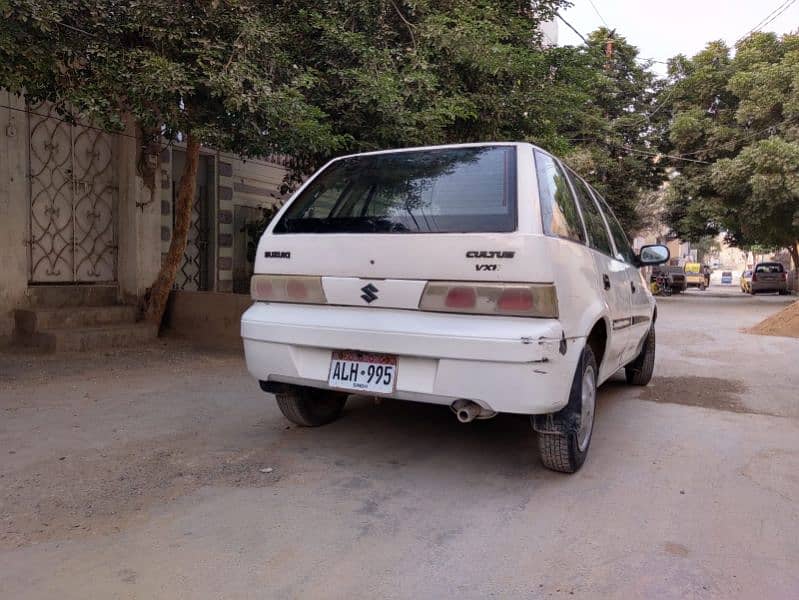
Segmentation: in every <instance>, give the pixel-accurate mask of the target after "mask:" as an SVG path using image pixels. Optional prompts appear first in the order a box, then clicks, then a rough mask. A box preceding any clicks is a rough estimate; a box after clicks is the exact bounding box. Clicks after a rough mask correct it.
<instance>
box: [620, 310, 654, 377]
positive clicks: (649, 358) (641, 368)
mask: <svg viewBox="0 0 799 600" xmlns="http://www.w3.org/2000/svg"><path fill="white" fill-rule="evenodd" d="M655 345H656V344H655V326H654V324H653V325H652V327H650V328H649V333H647V334H646V339H645V340H644V346H643V348H641V352H639V353H638V356H636V357H635V360H633V361H632V362H631V363H630V364H628V365H627V366H626V367H624V375H625V377H626V378H627V383H628V384H630V385H646V384H648V383H649V382H650V381H651V380H652V372H653V371H654V370H655Z"/></svg>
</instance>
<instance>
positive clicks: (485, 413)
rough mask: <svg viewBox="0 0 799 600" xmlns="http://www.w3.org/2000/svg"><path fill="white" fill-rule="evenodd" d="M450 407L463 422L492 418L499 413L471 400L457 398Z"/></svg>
mask: <svg viewBox="0 0 799 600" xmlns="http://www.w3.org/2000/svg"><path fill="white" fill-rule="evenodd" d="M450 408H451V409H452V412H454V413H455V416H456V417H457V418H458V421H460V422H461V423H471V422H472V421H474V420H475V419H490V418H491V417H495V416H496V415H497V413H496V411H493V410H488V409H486V408H483V407H482V406H480V405H479V404H477V402H472V401H471V400H456V401H455V402H453V403H452V406H450Z"/></svg>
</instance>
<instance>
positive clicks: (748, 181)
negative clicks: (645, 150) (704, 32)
mask: <svg viewBox="0 0 799 600" xmlns="http://www.w3.org/2000/svg"><path fill="white" fill-rule="evenodd" d="M670 70H671V74H672V76H673V77H674V79H675V83H674V84H673V86H672V87H671V88H670V89H669V90H668V91H667V92H666V93H667V94H668V95H669V96H670V101H669V103H670V107H669V108H670V110H671V112H672V115H673V119H672V122H671V125H670V129H669V136H668V143H669V144H670V149H671V152H672V153H676V154H679V155H681V156H682V157H683V158H684V159H685V160H681V161H678V162H676V163H675V168H677V169H679V173H680V175H679V177H678V178H676V179H675V180H674V181H673V182H672V185H671V189H670V192H669V199H668V220H669V223H670V225H671V227H672V228H673V229H674V230H675V232H677V234H678V235H680V237H682V238H684V239H688V240H696V239H699V238H701V237H702V236H704V235H708V234H715V233H718V232H722V231H723V232H724V233H725V234H726V237H727V240H728V241H729V242H730V243H732V244H734V245H736V246H738V247H741V248H744V249H747V248H751V247H753V246H761V247H770V248H776V247H783V248H786V249H787V250H788V252H789V253H790V255H791V257H792V259H793V262H794V265H795V268H797V269H799V35H796V34H789V35H784V36H782V37H778V36H776V35H775V34H773V33H759V32H758V33H753V34H751V35H750V36H749V37H747V38H746V39H744V40H743V41H741V42H740V43H739V44H738V46H737V52H736V54H735V56H734V57H732V56H731V52H730V49H729V48H728V47H727V46H726V45H724V44H723V43H722V42H712V43H710V44H708V45H707V47H706V48H705V50H703V51H702V52H700V53H699V54H697V55H696V56H694V57H693V58H692V59H687V58H686V57H684V56H679V57H676V58H675V59H673V60H672V61H671V65H670Z"/></svg>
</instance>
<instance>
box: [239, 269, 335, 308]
mask: <svg viewBox="0 0 799 600" xmlns="http://www.w3.org/2000/svg"><path fill="white" fill-rule="evenodd" d="M250 295H251V296H252V299H253V300H258V301H261V302H296V303H298V304H326V303H327V298H325V292H324V290H323V289H322V278H321V277H307V276H304V275H254V276H253V278H252V279H251V280H250Z"/></svg>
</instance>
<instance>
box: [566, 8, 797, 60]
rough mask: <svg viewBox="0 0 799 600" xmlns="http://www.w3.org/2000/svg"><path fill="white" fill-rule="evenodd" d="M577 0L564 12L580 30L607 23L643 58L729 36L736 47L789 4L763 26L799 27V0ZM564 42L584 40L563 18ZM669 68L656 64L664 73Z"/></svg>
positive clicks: (662, 56)
mask: <svg viewBox="0 0 799 600" xmlns="http://www.w3.org/2000/svg"><path fill="white" fill-rule="evenodd" d="M571 1H572V3H573V6H572V7H571V8H567V9H565V10H562V11H561V15H562V16H563V18H564V19H566V20H567V21H568V22H569V23H571V25H573V26H574V27H575V29H577V30H578V31H579V32H580V33H582V34H583V35H586V36H587V34H588V33H589V32H591V31H593V30H594V29H596V28H597V27H601V26H602V25H604V24H605V23H607V25H608V26H609V27H610V28H611V29H616V31H617V33H619V34H620V35H622V36H624V37H626V38H627V41H628V42H630V43H631V44H633V45H634V46H638V48H639V49H640V51H641V53H640V56H641V57H643V58H654V59H656V60H661V61H665V60H667V59H668V58H670V57H672V56H674V55H675V54H680V53H682V54H686V55H688V56H692V55H694V54H696V53H697V52H699V51H700V50H701V49H702V48H703V47H704V46H705V44H706V43H707V42H709V41H711V40H717V39H723V40H725V41H726V42H727V43H728V44H730V45H732V44H734V43H735V41H736V40H737V39H738V38H740V37H742V36H744V35H746V34H747V33H748V32H749V30H751V29H752V28H753V27H755V26H756V25H757V24H758V23H759V22H760V21H762V20H763V19H764V18H766V17H768V16H769V15H770V14H771V13H772V12H773V11H775V10H776V11H778V10H782V9H783V8H784V9H785V11H784V12H783V13H782V14H780V15H779V16H778V17H777V18H776V19H774V20H773V21H772V22H771V23H769V24H768V25H765V26H764V27H763V28H762V30H763V31H774V32H776V33H786V32H789V31H796V30H797V29H799V1H797V0H659V1H654V0H571ZM591 2H593V5H594V6H592V5H591ZM594 7H596V9H595V8H594ZM597 13H598V14H597ZM600 15H601V17H600ZM772 16H773V15H772ZM769 18H770V17H769ZM603 20H604V22H603ZM558 43H559V44H560V45H567V44H568V45H580V44H582V41H581V40H580V38H579V37H577V35H576V34H575V33H574V32H573V31H571V30H570V29H569V28H568V27H567V26H566V25H565V24H564V23H563V22H558ZM665 68H666V67H665V65H662V64H661V65H655V71H657V72H658V73H660V74H664V73H665Z"/></svg>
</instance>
